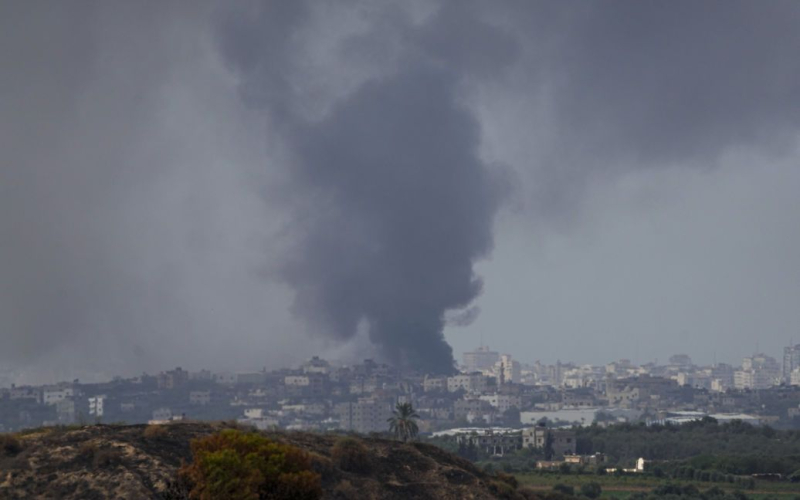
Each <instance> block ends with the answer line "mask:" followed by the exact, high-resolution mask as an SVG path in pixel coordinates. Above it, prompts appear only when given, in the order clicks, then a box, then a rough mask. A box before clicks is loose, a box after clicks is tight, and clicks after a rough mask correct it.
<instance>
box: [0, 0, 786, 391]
mask: <svg viewBox="0 0 800 500" xmlns="http://www.w3.org/2000/svg"><path fill="white" fill-rule="evenodd" d="M798 19H800V4H798V3H797V2H791V1H772V2H745V1H725V2H723V1H708V2H690V1H676V2H638V1H615V2H606V3H578V2H521V1H510V0H509V1H504V2H470V1H466V2H462V1H458V2H456V1H443V2H421V1H420V2H393V1H386V2H367V1H355V0H354V1H345V2H342V3H337V4H332V3H331V4H328V3H323V2H303V1H292V2H278V1H261V2H256V1H242V2H222V1H220V2H213V1H203V2H193V3H192V4H191V6H189V5H188V4H186V3H180V2H90V1H74V2H45V1H26V2H4V3H2V4H0V63H2V68H3V69H4V71H3V78H2V79H0V152H1V153H0V235H1V236H0V367H2V369H3V370H4V371H11V372H13V373H14V374H15V375H14V377H17V378H19V379H20V380H32V381H39V380H49V379H51V378H72V377H90V378H91V377H104V376H107V375H111V374H115V373H137V372H141V371H143V370H159V369H163V368H165V367H168V366H175V365H182V366H185V367H190V368H199V367H210V368H216V369H230V370H236V369H237V368H248V369H250V368H260V367H262V366H271V367H277V366H289V365H292V364H296V363H297V362H298V361H299V360H302V359H305V358H308V357H310V356H311V355H314V354H325V356H326V357H327V358H338V359H342V360H356V359H361V358H365V357H375V358H377V359H380V360H383V361H387V362H392V363H396V364H399V365H402V366H409V367H415V368H421V369H423V370H430V371H442V372H447V371H450V370H451V369H452V367H453V359H454V355H458V354H459V353H460V352H462V351H464V350H468V349H472V348H473V347H475V346H476V345H478V344H479V343H480V342H484V343H490V344H491V345H492V347H493V348H495V349H496V350H499V351H502V352H513V353H514V356H515V358H516V359H520V360H525V361H533V360H536V359H541V360H546V361H549V362H551V361H555V360H556V359H559V358H560V359H570V360H573V361H576V362H579V363H581V362H587V363H588V362H605V361H607V360H611V359H617V358H621V357H626V358H631V359H634V360H636V361H646V360H652V359H656V358H659V359H662V360H664V359H666V358H668V357H669V356H670V355H671V354H674V353H677V352H690V353H691V354H692V357H693V358H694V359H696V360H698V361H709V362H710V361H711V360H712V359H714V358H715V357H716V358H718V359H720V360H729V361H736V360H738V359H740V358H741V357H743V356H746V355H749V354H752V353H753V352H755V351H756V350H757V349H758V350H761V351H770V352H773V353H776V354H777V353H778V350H779V349H780V348H782V347H783V346H784V345H789V343H790V342H791V341H792V340H794V341H799V340H800V313H798V309H799V308H798V307H797V306H798V304H799V303H800V265H798V255H800V222H799V219H798V214H800V196H798V194H797V193H798V189H800V169H799V168H798V159H800V142H799V141H798V138H799V137H800V135H799V134H798V133H799V132H800V62H799V61H798V57H797V54H798V53H800V31H798V30H797V21H798Z"/></svg>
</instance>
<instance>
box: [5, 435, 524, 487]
mask: <svg viewBox="0 0 800 500" xmlns="http://www.w3.org/2000/svg"><path fill="white" fill-rule="evenodd" d="M225 427H226V424H220V423H183V424H173V425H169V426H159V427H153V426H149V427H148V426H145V425H132V426H107V425H94V426H86V427H81V428H74V429H41V430H38V431H34V432H31V433H29V434H26V435H17V436H15V437H9V436H5V437H4V438H2V440H0V498H4V499H5V498H9V499H14V498H48V499H49V498H63V499H104V498H120V499H140V498H162V499H168V498H182V496H181V494H177V495H176V493H175V491H174V484H173V483H174V481H175V478H176V477H177V470H178V468H179V467H180V466H181V464H182V463H185V462H190V461H191V459H192V457H191V451H190V447H189V444H190V442H191V440H192V439H195V438H199V437H204V436H208V435H210V434H212V433H214V432H217V431H219V430H221V429H223V428H225ZM266 435H267V436H268V437H269V438H271V439H274V440H276V441H281V442H284V443H288V444H291V445H294V446H297V447H299V448H302V449H303V450H305V451H307V452H308V453H310V454H311V457H312V464H313V468H314V470H315V471H316V472H318V473H319V474H320V475H321V480H322V486H323V490H324V495H323V498H326V499H328V498H330V499H333V498H342V499H356V498H358V499H395V498H397V499H401V498H402V499H406V498H417V499H437V500H447V499H476V500H477V499H489V498H523V497H522V496H521V495H520V494H519V493H517V492H516V491H515V490H514V488H513V487H511V486H509V485H508V484H507V483H504V482H503V481H500V480H498V478H496V477H494V476H489V475H487V474H486V473H484V472H482V471H481V470H479V469H477V468H476V467H475V466H473V465H472V463H470V462H468V461H466V460H463V459H461V458H459V457H457V456H455V455H452V454H450V453H447V452H445V451H442V450H441V449H439V448H436V447H434V446H431V445H426V444H422V443H411V444H402V443H398V442H396V441H391V440H386V439H377V438H355V439H357V440H358V441H360V443H361V444H362V445H363V448H362V449H363V450H364V451H365V453H366V456H364V457H361V459H362V460H360V461H359V463H360V464H361V465H360V466H358V467H353V466H352V465H348V464H347V463H343V462H342V461H341V460H340V459H338V458H337V457H335V456H334V455H332V449H333V448H334V446H335V445H336V443H337V441H339V440H341V439H342V438H341V437H338V436H335V435H323V434H312V433H293V432H286V433H284V432H273V433H267V434H266ZM343 466H344V468H343ZM344 469H347V470H344Z"/></svg>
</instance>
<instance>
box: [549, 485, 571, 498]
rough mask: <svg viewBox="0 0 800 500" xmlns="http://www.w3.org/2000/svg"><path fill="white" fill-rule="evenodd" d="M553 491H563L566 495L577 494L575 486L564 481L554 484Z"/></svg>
mask: <svg viewBox="0 0 800 500" xmlns="http://www.w3.org/2000/svg"><path fill="white" fill-rule="evenodd" d="M553 491H557V492H559V493H563V494H565V495H570V496H574V495H575V488H574V487H572V486H569V485H566V484H563V483H558V484H556V485H554V486H553Z"/></svg>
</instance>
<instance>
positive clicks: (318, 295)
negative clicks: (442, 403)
mask: <svg viewBox="0 0 800 500" xmlns="http://www.w3.org/2000/svg"><path fill="white" fill-rule="evenodd" d="M467 12H468V9H467V10H464V9H459V11H454V12H450V13H448V12H447V11H446V10H444V11H442V12H441V13H439V15H437V16H435V17H434V19H433V20H432V21H430V22H429V23H427V24H425V25H423V26H422V27H410V26H406V25H403V23H402V22H401V21H395V22H392V24H393V25H394V26H395V28H396V29H398V30H400V31H405V35H406V36H408V37H409V38H411V39H413V40H414V42H413V43H410V44H409V47H405V48H404V49H403V51H402V53H401V55H400V59H401V61H400V63H399V65H398V67H397V68H396V69H395V70H393V71H392V72H391V73H390V74H388V75H381V76H379V77H375V78H372V79H369V80H367V81H366V82H364V83H363V84H362V85H360V86H359V87H358V88H357V89H356V90H355V91H354V92H352V93H351V94H350V95H348V96H347V97H346V98H344V99H342V100H340V101H339V102H337V103H335V104H334V105H333V106H332V108H331V109H330V110H329V111H328V112H327V113H326V114H325V115H324V117H323V118H322V119H319V120H304V119H301V118H298V115H297V114H292V113H291V112H290V111H289V112H287V108H286V105H287V102H291V100H292V99H293V98H294V96H292V95H291V94H290V93H289V92H288V89H289V87H287V85H286V80H285V78H284V77H283V75H282V73H281V71H280V70H279V69H277V68H281V67H283V66H282V65H283V64H287V63H288V64H293V63H292V62H291V61H286V60H276V59H275V58H274V57H273V52H274V50H275V43H276V39H275V37H276V36H277V35H276V33H280V30H281V29H282V28H284V29H285V25H286V24H285V23H277V24H279V26H275V29H273V30H265V28H264V26H265V25H269V26H274V25H275V24H276V19H281V18H284V17H287V16H289V17H292V16H293V14H292V15H289V14H290V13H288V12H286V11H281V12H274V11H273V12H270V9H269V8H267V9H266V10H265V11H263V12H262V15H263V16H264V17H263V18H260V19H257V20H256V21H255V22H254V23H253V22H252V21H243V20H242V19H239V21H234V22H233V23H232V25H229V28H230V26H235V27H236V28H235V29H233V31H232V32H223V48H224V50H225V51H226V53H227V54H228V58H229V60H231V61H233V62H234V63H235V64H234V67H237V69H239V70H240V72H241V74H242V75H243V90H244V93H243V95H244V96H245V97H246V98H249V99H251V102H254V103H256V104H258V105H264V104H266V106H265V108H266V109H267V110H268V111H270V112H271V113H272V115H273V118H275V121H276V122H277V124H276V127H277V128H280V129H281V130H283V136H284V139H285V143H286V144H287V145H288V146H289V150H290V155H291V156H292V158H293V159H292V161H291V163H292V164H291V167H290V177H291V183H292V185H293V188H294V189H293V190H292V191H293V192H294V193H295V196H297V197H301V198H302V199H304V200H305V201H304V202H302V203H300V206H301V207H302V209H301V210H300V211H299V213H302V216H301V215H299V213H298V214H297V217H295V219H294V220H293V221H292V224H291V228H290V230H289V231H290V233H291V234H292V235H293V236H294V240H293V241H294V243H293V245H292V246H291V249H290V251H289V258H288V259H287V260H286V262H285V266H284V267H283V268H282V271H281V275H282V276H283V278H284V279H285V280H286V282H288V283H289V284H291V285H292V287H293V288H294V289H295V291H296V299H295V304H294V310H295V312H296V313H298V314H301V315H302V316H303V317H305V318H308V319H310V320H312V321H314V322H316V323H318V324H320V325H322V327H323V328H322V329H323V331H324V332H326V333H327V334H329V335H331V336H333V337H335V338H337V339H342V340H345V339H349V338H351V337H353V336H354V335H355V334H356V332H357V331H358V330H359V327H361V326H362V325H363V327H365V328H366V329H367V331H368V334H369V338H370V340H371V341H372V342H373V343H374V344H375V345H376V346H377V347H378V349H379V351H380V353H381V354H382V355H383V357H384V358H385V359H387V360H389V361H391V362H394V363H396V364H398V365H400V366H407V367H413V368H418V369H422V370H425V371H428V372H442V371H443V372H448V371H452V369H453V367H454V362H453V354H452V349H451V348H450V346H449V345H448V343H447V342H446V341H445V338H444V335H443V329H444V326H445V321H446V320H445V313H446V312H447V311H450V310H455V309H463V308H466V307H468V306H469V305H470V304H471V303H472V301H473V300H474V299H475V298H476V297H477V296H478V294H479V293H480V291H481V286H482V284H481V280H480V278H479V277H477V276H476V275H475V273H474V271H473V263H474V262H475V261H476V259H479V258H481V257H483V256H485V255H486V254H487V252H489V250H490V249H491V247H492V222H493V218H494V215H495V213H496V211H497V209H498V207H499V205H500V203H501V200H502V198H503V194H504V189H503V182H502V181H501V179H500V177H499V176H498V173H497V171H495V170H493V169H492V168H490V166H489V165H487V164H485V163H484V161H482V159H481V158H480V155H479V146H480V141H481V133H480V128H479V125H478V123H477V120H476V119H475V117H474V116H473V114H472V112H471V111H470V110H468V109H467V108H466V107H464V106H463V105H462V104H461V103H460V102H459V101H458V96H459V89H460V86H461V84H462V82H463V79H464V77H465V76H467V75H472V74H476V75H480V74H481V73H483V72H485V71H486V70H487V69H488V70H491V69H500V68H501V67H502V66H503V65H504V64H505V61H507V60H508V59H509V56H510V54H512V53H513V50H514V47H513V44H511V43H509V42H508V41H507V40H506V39H505V38H504V37H502V36H500V35H497V34H496V33H495V32H494V31H493V30H492V29H491V28H490V27H489V26H487V25H484V24H482V23H479V22H477V21H475V20H473V19H471V18H470V17H469V15H468V13H467ZM455 14H457V15H458V16H460V18H461V19H460V21H461V22H456V23H455V26H458V27H459V30H460V31H457V32H456V33H452V34H451V35H450V36H446V37H444V38H442V36H441V31H442V29H444V28H446V27H447V26H446V24H447V23H450V22H452V21H453V19H452V15H455ZM398 26H399V27H398ZM466 28H472V29H466ZM262 30H264V31H262ZM263 32H266V33H269V37H270V38H269V39H267V40H261V39H260V38H259V33H263ZM476 35H478V36H480V37H482V39H478V40H476V39H475V38H474V37H475V36H476ZM402 38H405V37H402ZM379 39H380V35H377V34H372V35H361V36H359V37H358V38H357V39H354V40H352V41H351V43H350V44H349V45H350V46H351V47H354V50H356V51H358V50H360V49H361V48H363V47H364V46H365V45H369V44H371V43H376V42H377V41H378V40H379ZM283 41H284V42H287V40H285V39H284V40H283ZM443 41H446V42H447V43H442V42H443ZM468 41H469V43H467V42H468ZM258 46H260V47H268V48H269V49H268V50H267V51H266V52H265V53H264V54H262V55H263V57H264V59H266V60H269V61H272V62H271V63H265V62H264V60H259V56H258V55H257V54H255V53H253V50H254V47H258ZM242 61H245V62H244V64H243V63H242ZM264 68H269V69H268V70H265V69H264ZM282 91H287V92H286V93H283V94H281V92H282ZM276 92H277V93H278V94H279V95H277V96H276ZM253 96H260V97H261V98H255V99H254V98H253ZM276 97H279V98H278V99H277V101H276V100H275V99H276Z"/></svg>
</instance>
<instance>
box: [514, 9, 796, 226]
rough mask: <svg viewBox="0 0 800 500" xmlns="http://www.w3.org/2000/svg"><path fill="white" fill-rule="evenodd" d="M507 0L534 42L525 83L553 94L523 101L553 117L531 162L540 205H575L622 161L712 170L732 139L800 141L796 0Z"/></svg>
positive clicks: (542, 209) (765, 145) (770, 144)
mask: <svg viewBox="0 0 800 500" xmlns="http://www.w3.org/2000/svg"><path fill="white" fill-rule="evenodd" d="M503 5H504V6H506V7H509V9H508V10H507V11H506V16H507V20H508V24H509V26H513V28H512V29H513V30H514V31H515V32H516V33H518V35H519V36H520V37H521V39H525V40H526V42H525V43H523V46H525V47H526V48H527V53H526V60H525V62H524V63H522V66H524V69H523V70H522V71H520V72H519V81H518V83H517V85H518V88H519V89H520V90H521V92H522V93H523V94H524V93H526V90H523V89H527V93H529V94H535V93H536V92H542V93H543V95H545V96H546V97H545V98H544V100H545V102H546V104H545V105H544V106H542V103H541V102H540V101H536V102H534V103H533V104H532V105H531V107H529V108H527V109H528V110H529V111H530V113H531V115H532V116H542V115H543V114H546V115H547V118H546V124H545V127H546V130H545V131H544V132H543V135H546V136H547V137H548V140H547V141H546V142H545V143H541V142H539V144H540V146H541V147H540V151H539V153H538V155H537V156H536V164H535V165H532V166H533V167H534V168H533V169H526V170H529V171H532V172H535V174H534V175H535V178H534V179H533V182H534V183H535V185H536V186H535V188H534V194H533V196H531V198H530V203H531V205H532V206H533V207H534V210H535V211H536V212H538V213H540V214H545V215H547V216H549V215H552V214H553V212H558V211H560V210H570V209H572V208H574V207H575V206H576V205H578V204H579V203H578V202H579V200H580V198H581V197H582V194H581V192H582V190H583V187H584V186H585V185H586V184H587V183H588V182H592V181H598V180H600V181H602V179H607V178H613V177H614V176H617V175H619V174H621V173H624V172H626V171H631V170H637V169H644V168H663V167H675V166H677V165H682V166H690V167H695V168H709V167H712V166H714V165H715V163H716V160H717V159H718V158H719V156H720V154H722V153H723V152H725V151H726V150H727V148H731V147H739V148H742V147H750V146H755V147H759V148H762V149H763V150H765V151H770V152H771V153H772V154H777V153H779V152H781V151H782V152H784V153H785V152H786V151H787V150H788V148H791V147H792V146H793V144H794V142H795V141H796V134H797V130H798V127H799V126H800V59H798V58H797V57H796V56H795V55H796V54H797V53H798V52H800V31H798V30H797V29H796V23H797V19H798V18H799V17H800V4H798V3H797V2H792V1H775V2H748V1H742V0H735V1H709V2H701V3H698V2H692V1H686V0H679V1H675V2H657V1H644V2H629V1H615V2H605V3H583V2H516V3H513V4H511V3H506V4H503ZM519 125H520V124H519V123H514V124H513V125H512V126H513V127H519ZM536 130H537V133H540V134H541V133H542V130H541V129H536ZM522 135H524V132H523V133H522ZM529 139H530V140H531V141H536V138H534V137H530V138H529ZM576 191H577V192H576Z"/></svg>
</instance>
